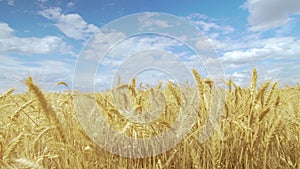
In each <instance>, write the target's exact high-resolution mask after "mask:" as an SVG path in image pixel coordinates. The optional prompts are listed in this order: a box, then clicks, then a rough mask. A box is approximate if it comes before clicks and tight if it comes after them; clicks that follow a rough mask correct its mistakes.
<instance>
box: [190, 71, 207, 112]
mask: <svg viewBox="0 0 300 169" xmlns="http://www.w3.org/2000/svg"><path fill="white" fill-rule="evenodd" d="M193 74H194V77H195V79H196V82H197V85H198V91H199V93H200V99H202V102H203V105H204V110H205V111H207V110H208V107H207V106H206V105H208V104H207V102H206V98H205V95H204V85H203V81H202V79H201V77H200V75H199V73H198V72H197V71H196V69H193Z"/></svg>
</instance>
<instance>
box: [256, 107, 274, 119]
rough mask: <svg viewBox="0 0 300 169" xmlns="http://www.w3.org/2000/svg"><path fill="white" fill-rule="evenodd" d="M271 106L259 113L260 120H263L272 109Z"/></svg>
mask: <svg viewBox="0 0 300 169" xmlns="http://www.w3.org/2000/svg"><path fill="white" fill-rule="evenodd" d="M270 110H271V109H270V107H267V108H265V109H264V110H262V112H261V113H260V115H259V118H258V121H259V122H260V121H262V120H263V118H264V117H265V116H266V115H267V113H268V112H269V111H270Z"/></svg>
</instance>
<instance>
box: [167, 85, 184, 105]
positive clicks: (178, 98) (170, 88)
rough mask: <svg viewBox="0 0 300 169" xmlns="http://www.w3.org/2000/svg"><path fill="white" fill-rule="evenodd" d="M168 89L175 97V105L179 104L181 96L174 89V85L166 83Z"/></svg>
mask: <svg viewBox="0 0 300 169" xmlns="http://www.w3.org/2000/svg"><path fill="white" fill-rule="evenodd" d="M167 87H168V89H169V90H170V91H171V94H172V95H173V96H174V97H175V100H176V103H177V105H179V106H181V98H180V96H179V95H178V93H177V92H176V90H175V87H173V86H172V84H171V83H169V84H168V85H167Z"/></svg>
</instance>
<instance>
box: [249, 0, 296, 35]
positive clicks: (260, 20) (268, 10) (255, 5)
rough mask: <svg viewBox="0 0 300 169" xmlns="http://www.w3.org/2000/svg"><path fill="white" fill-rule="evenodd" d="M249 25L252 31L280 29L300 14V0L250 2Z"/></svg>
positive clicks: (260, 0)
mask: <svg viewBox="0 0 300 169" xmlns="http://www.w3.org/2000/svg"><path fill="white" fill-rule="evenodd" d="M244 8H246V9H248V11H249V17H248V23H249V25H250V30H252V31H265V30H270V29H272V28H276V27H279V26H281V25H284V24H286V23H288V22H289V21H290V20H291V19H293V17H292V16H293V15H297V14H300V1H299V0H285V1H282V0H248V1H247V2H246V3H245V4H244Z"/></svg>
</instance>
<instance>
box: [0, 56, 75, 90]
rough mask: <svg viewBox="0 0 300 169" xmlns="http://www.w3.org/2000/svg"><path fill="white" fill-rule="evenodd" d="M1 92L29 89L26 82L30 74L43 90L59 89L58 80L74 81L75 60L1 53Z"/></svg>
mask: <svg viewBox="0 0 300 169" xmlns="http://www.w3.org/2000/svg"><path fill="white" fill-rule="evenodd" d="M0 59H1V65H0V72H5V73H2V74H1V75H0V79H1V80H0V86H1V89H0V93H2V92H4V91H6V90H8V89H10V88H16V89H17V92H24V91H25V90H27V87H26V85H25V84H24V81H25V79H26V78H27V77H28V76H32V77H33V80H34V81H35V82H36V83H37V84H38V85H39V87H41V89H42V90H47V91H53V90H57V89H58V88H57V86H56V82H58V81H65V82H67V83H68V84H70V83H71V81H72V75H73V70H74V68H73V66H74V63H73V61H71V62H69V61H68V62H66V61H58V60H56V61H55V60H41V61H29V60H19V59H18V58H15V57H11V56H8V55H2V54H0Z"/></svg>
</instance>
